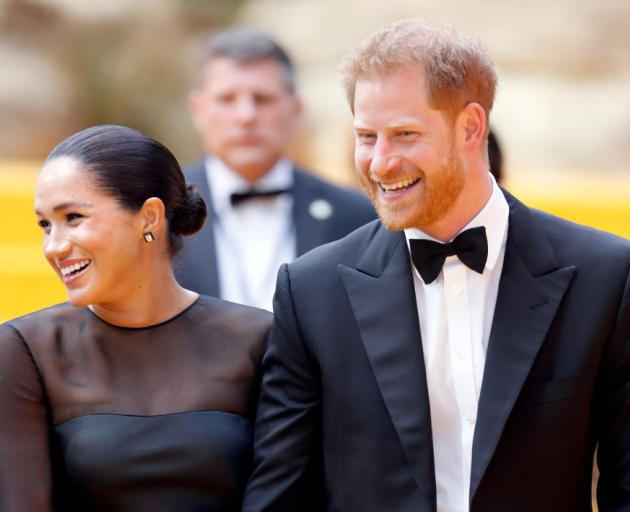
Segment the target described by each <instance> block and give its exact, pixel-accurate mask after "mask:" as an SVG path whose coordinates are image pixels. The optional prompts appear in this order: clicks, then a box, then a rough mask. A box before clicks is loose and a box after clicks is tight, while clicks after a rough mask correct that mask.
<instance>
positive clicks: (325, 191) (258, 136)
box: [176, 28, 375, 309]
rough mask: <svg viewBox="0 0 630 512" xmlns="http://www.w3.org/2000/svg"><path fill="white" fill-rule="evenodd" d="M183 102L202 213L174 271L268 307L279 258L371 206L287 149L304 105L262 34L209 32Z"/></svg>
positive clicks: (191, 176) (356, 219) (281, 54)
mask: <svg viewBox="0 0 630 512" xmlns="http://www.w3.org/2000/svg"><path fill="white" fill-rule="evenodd" d="M190 107H191V112H192V115H193V120H194V122H195V126H196V128H197V131H198V133H199V135H200V137H201V141H202V144H203V147H204V150H205V151H206V157H205V158H204V159H203V160H201V161H199V162H197V163H195V164H193V165H191V166H189V167H188V168H187V169H185V172H186V174H187V178H188V180H189V181H191V182H193V183H195V184H196V185H197V187H198V188H199V190H200V191H201V193H202V195H203V196H204V199H205V201H206V204H208V206H209V213H208V222H206V224H205V226H204V228H203V229H202V231H201V232H200V233H199V234H198V235H196V236H193V237H191V238H190V239H188V240H187V241H186V246H185V247H184V251H183V254H182V257H181V258H180V261H179V262H178V265H177V269H176V270H177V276H178V279H179V281H180V282H181V283H182V284H183V285H184V286H186V287H188V288H189V289H191V290H195V291H197V292H199V293H203V294H206V295H214V296H220V297H222V298H224V299H227V300H230V301H233V302H240V303H244V304H248V305H251V306H258V307H262V308H266V309H271V299H272V295H273V290H274V286H275V279H276V274H277V271H278V267H279V266H280V264H281V263H284V262H288V261H292V260H293V259H294V258H295V257H296V256H297V255H301V254H303V253H305V252H306V251H308V250H310V249H312V248H314V247H316V246H318V245H321V244H323V243H326V242H331V241H333V240H337V239H339V238H341V237H343V236H345V235H346V234H348V233H349V232H350V231H352V230H353V229H355V228H357V227H359V226H361V225H362V224H365V223H366V222H369V221H371V220H372V219H374V217H375V214H374V209H373V208H372V207H371V206H370V203H369V201H368V200H367V199H366V198H365V197H364V196H363V195H362V194H360V193H357V192H354V191H352V192H351V191H348V190H343V189H341V188H338V187H335V186H333V185H330V184H328V183H325V182H324V181H321V180H319V179H317V178H315V177H314V176H312V175H311V174H310V173H309V172H307V171H304V170H302V169H299V168H298V167H297V166H296V165H295V164H294V163H293V162H292V161H291V160H290V159H289V158H288V157H287V155H286V152H287V149H288V146H289V143H290V141H291V137H292V135H293V134H294V133H295V130H296V128H297V126H298V122H299V120H300V116H301V112H302V105H301V102H300V98H299V97H298V95H297V91H296V83H295V70H294V66H293V63H292V61H291V59H290V57H289V55H288V54H287V53H286V52H285V50H284V49H283V48H282V47H280V45H278V43H276V42H275V41H273V40H272V39H271V38H270V37H269V36H267V35H266V34H264V33H262V32H260V31H258V30H254V29H250V28H236V29H232V30H228V31H226V32H221V33H219V34H216V35H215V36H213V37H212V38H211V39H210V40H209V41H208V44H207V48H206V56H205V61H204V64H203V69H202V76H201V80H200V83H199V84H198V87H197V88H196V89H195V90H194V91H193V92H192V93H191V95H190Z"/></svg>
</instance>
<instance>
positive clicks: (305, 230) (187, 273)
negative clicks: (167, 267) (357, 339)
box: [175, 160, 376, 297]
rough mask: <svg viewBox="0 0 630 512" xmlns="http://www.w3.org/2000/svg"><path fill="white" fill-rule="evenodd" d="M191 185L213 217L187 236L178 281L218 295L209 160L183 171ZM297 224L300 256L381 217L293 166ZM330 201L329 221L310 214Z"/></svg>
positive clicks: (358, 197)
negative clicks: (314, 207)
mask: <svg viewBox="0 0 630 512" xmlns="http://www.w3.org/2000/svg"><path fill="white" fill-rule="evenodd" d="M184 173H185V174H186V181H187V182H189V183H194V184H195V185H196V186H197V189H198V190H199V192H200V193H201V195H202V197H203V198H204V200H205V201H206V206H207V208H208V218H207V219H206V222H205V224H204V226H203V228H202V229H201V231H200V232H199V233H196V234H195V235H193V236H190V237H185V238H184V248H183V250H182V253H181V254H180V255H179V256H178V258H177V260H176V262H175V275H176V277H177V280H178V281H179V283H180V284H181V285H182V286H183V287H184V288H188V289H189V290H194V291H196V292H198V293H201V294H203V295H211V296H215V297H217V296H219V295H220V290H219V271H220V270H219V268H218V264H217V253H216V244H215V237H214V215H215V214H214V208H213V205H212V196H211V194H210V186H209V184H208V180H207V177H206V168H205V164H204V161H203V160H202V161H199V162H196V163H195V164H193V165H191V166H189V167H187V168H185V169H184ZM291 194H292V195H293V222H294V226H295V236H296V244H297V247H296V249H297V251H296V252H297V255H298V256H300V255H302V254H304V253H305V252H307V251H310V250H311V249H313V248H315V247H317V246H318V245H322V244H325V243H328V242H332V241H333V240H338V239H340V238H342V237H344V236H346V235H347V234H348V233H350V232H351V231H352V230H354V229H356V228H358V227H359V226H362V225H363V224H366V223H367V222H370V221H371V220H373V219H374V218H375V217H376V213H375V212H374V208H372V205H371V204H370V202H369V201H368V199H367V198H366V197H365V196H363V195H362V194H360V193H358V192H354V191H350V190H345V189H342V188H339V187H336V186H334V185H331V184H329V183H326V182H325V181H322V180H320V179H318V178H316V177H314V176H312V175H311V174H309V173H307V172H304V171H302V170H300V169H297V168H294V183H293V188H292V190H291ZM317 200H323V201H326V202H327V203H328V204H329V205H330V206H331V208H332V210H331V211H332V213H331V215H330V216H329V217H326V218H324V219H319V218H316V217H315V216H313V215H312V214H311V213H310V206H311V205H312V204H313V202H314V201H317Z"/></svg>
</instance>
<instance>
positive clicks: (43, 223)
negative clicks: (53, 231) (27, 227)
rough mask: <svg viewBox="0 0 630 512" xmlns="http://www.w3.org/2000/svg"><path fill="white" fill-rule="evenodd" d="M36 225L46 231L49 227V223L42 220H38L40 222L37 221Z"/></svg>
mask: <svg viewBox="0 0 630 512" xmlns="http://www.w3.org/2000/svg"><path fill="white" fill-rule="evenodd" d="M37 225H38V226H39V227H40V228H42V229H44V230H46V229H48V228H49V227H50V222H48V221H47V220H44V219H40V220H38V221H37Z"/></svg>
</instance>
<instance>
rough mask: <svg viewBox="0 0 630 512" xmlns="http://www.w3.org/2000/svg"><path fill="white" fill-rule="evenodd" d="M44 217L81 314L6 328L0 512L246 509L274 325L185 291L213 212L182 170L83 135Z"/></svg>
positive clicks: (156, 146)
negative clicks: (192, 250)
mask: <svg viewBox="0 0 630 512" xmlns="http://www.w3.org/2000/svg"><path fill="white" fill-rule="evenodd" d="M35 210H36V214H37V218H38V223H39V225H40V227H41V228H42V231H43V238H44V241H43V249H44V255H45V257H46V259H47V260H48V262H49V263H50V265H51V266H52V268H53V270H54V271H55V272H56V273H57V275H58V276H59V278H60V279H61V280H62V281H63V284H64V285H65V287H66V289H67V293H68V299H69V303H65V304H60V305H56V306H53V307H51V308H48V309H44V310H42V311H38V312H36V313H32V314H30V315H26V316H24V317H21V318H18V319H15V320H12V321H9V322H7V323H5V324H3V325H2V326H0V410H1V411H2V414H0V510H2V511H3V512H17V511H24V512H35V511H37V512H46V511H52V510H60V511H69V510H81V511H88V510H89V511H99V510H103V511H113V510H126V511H141V510H143V511H144V510H156V511H158V510H159V511H178V512H185V511H193V510H195V511H197V510H204V511H217V512H218V511H221V512H224V511H237V510H240V505H241V500H242V493H243V488H244V484H245V482H246V479H247V476H248V473H249V469H250V464H251V436H252V421H253V409H254V405H255V400H256V395H257V388H258V384H257V383H258V366H259V361H260V358H261V356H262V352H263V350H264V345H265V342H266V338H267V334H268V330H269V326H270V321H271V320H270V316H271V315H270V314H269V313H268V312H265V311H261V310H256V309H253V308H249V307H245V306H240V305H236V304H231V303H227V302H224V301H221V300H220V299H216V298H211V297H204V296H199V295H198V294H197V293H195V292H192V291H190V290H186V289H184V288H182V287H181V286H180V285H179V284H178V283H177V282H176V280H175V278H174V276H173V272H172V269H171V258H172V256H173V255H174V254H175V253H176V252H177V251H178V250H179V248H180V246H181V243H182V237H183V236H187V235H190V234H192V233H194V232H196V231H197V230H199V228H200V227H201V225H202V224H203V222H204V219H205V216H206V207H205V204H204V202H203V200H202V198H201V197H200V196H199V194H198V193H197V192H196V191H195V189H194V188H192V187H191V186H187V185H186V182H185V180H184V176H183V174H182V172H181V170H180V168H179V165H178V163H177V161H176V160H175V158H174V156H173V155H172V154H171V153H170V151H169V150H168V149H167V148H165V147H164V146H163V145H161V144H160V143H158V142H156V141H155V140H153V139H150V138H148V137H146V136H144V135H142V134H140V133H139V132H136V131H135V130H132V129H129V128H125V127H121V126H113V125H106V126H97V127H93V128H89V129H87V130H84V131H81V132H79V133H77V134H75V135H73V136H71V137H69V138H68V139H66V140H65V141H63V142H62V143H61V144H59V145H58V146H57V147H56V148H55V149H54V150H53V151H52V152H51V154H50V155H49V156H48V159H47V160H46V162H45V164H44V167H43V169H42V171H41V174H40V176H39V179H38V182H37V187H36V193H35Z"/></svg>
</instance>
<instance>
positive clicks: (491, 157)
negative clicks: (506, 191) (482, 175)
mask: <svg viewBox="0 0 630 512" xmlns="http://www.w3.org/2000/svg"><path fill="white" fill-rule="evenodd" d="M488 165H489V169H490V174H492V176H494V180H495V181H496V182H497V183H498V184H499V185H503V179H504V176H503V174H504V173H503V150H502V149H501V145H500V144H499V139H498V138H497V135H496V133H495V131H494V130H493V129H492V128H490V130H489V131H488Z"/></svg>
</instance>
